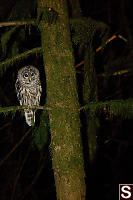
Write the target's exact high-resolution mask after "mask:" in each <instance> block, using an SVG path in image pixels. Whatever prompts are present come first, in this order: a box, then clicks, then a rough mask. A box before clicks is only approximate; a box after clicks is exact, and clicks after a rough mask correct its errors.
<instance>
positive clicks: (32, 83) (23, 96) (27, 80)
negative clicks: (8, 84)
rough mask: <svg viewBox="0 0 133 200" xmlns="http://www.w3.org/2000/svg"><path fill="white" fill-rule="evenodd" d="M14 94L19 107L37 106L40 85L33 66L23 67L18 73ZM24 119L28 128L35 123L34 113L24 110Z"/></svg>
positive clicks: (37, 72) (30, 110)
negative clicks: (15, 93)
mask: <svg viewBox="0 0 133 200" xmlns="http://www.w3.org/2000/svg"><path fill="white" fill-rule="evenodd" d="M15 87H16V92H17V97H18V100H19V102H20V105H24V106H29V107H30V106H35V105H39V103H40V97H41V92H42V87H41V83H40V77H39V71H38V69H37V68H35V67H34V66H31V65H30V66H25V67H23V68H21V69H20V70H19V71H18V76H17V80H16V84H15ZM24 112H25V119H26V123H27V124H28V125H29V126H32V125H33V124H34V123H35V111H33V110H32V109H30V108H29V109H25V110H24Z"/></svg>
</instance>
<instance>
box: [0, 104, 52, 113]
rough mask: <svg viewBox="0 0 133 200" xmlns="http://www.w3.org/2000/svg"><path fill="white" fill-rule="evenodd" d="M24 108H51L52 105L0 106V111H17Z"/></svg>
mask: <svg viewBox="0 0 133 200" xmlns="http://www.w3.org/2000/svg"><path fill="white" fill-rule="evenodd" d="M24 109H33V110H34V109H35V110H51V109H50V107H46V106H30V107H29V106H9V107H0V113H7V112H16V111H18V110H24Z"/></svg>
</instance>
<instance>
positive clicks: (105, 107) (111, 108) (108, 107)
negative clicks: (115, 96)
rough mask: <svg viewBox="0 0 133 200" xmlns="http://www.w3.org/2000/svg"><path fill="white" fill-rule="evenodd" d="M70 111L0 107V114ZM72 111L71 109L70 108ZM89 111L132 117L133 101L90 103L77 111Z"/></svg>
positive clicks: (34, 107)
mask: <svg viewBox="0 0 133 200" xmlns="http://www.w3.org/2000/svg"><path fill="white" fill-rule="evenodd" d="M55 108H57V109H62V110H63V109H70V107H65V106H63V107H60V106H56V105H55V106H54V107H48V106H30V107H28V106H10V107H0V113H5V114H6V113H8V112H16V111H19V110H20V111H21V110H24V109H33V110H49V111H51V110H52V109H55ZM71 109H72V108H71ZM87 109H88V110H89V111H90V112H91V113H94V114H95V113H102V112H104V113H110V114H111V115H114V116H119V115H120V116H123V118H130V117H133V99H132V98H130V99H126V100H123V99H120V100H110V101H104V102H90V103H89V104H87V105H85V106H82V107H80V108H79V109H78V111H82V110H87Z"/></svg>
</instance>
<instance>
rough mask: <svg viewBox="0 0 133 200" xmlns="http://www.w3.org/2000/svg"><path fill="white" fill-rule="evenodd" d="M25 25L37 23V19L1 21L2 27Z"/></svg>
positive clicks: (0, 25)
mask: <svg viewBox="0 0 133 200" xmlns="http://www.w3.org/2000/svg"><path fill="white" fill-rule="evenodd" d="M24 25H35V21H33V20H30V21H9V22H0V27H6V26H24Z"/></svg>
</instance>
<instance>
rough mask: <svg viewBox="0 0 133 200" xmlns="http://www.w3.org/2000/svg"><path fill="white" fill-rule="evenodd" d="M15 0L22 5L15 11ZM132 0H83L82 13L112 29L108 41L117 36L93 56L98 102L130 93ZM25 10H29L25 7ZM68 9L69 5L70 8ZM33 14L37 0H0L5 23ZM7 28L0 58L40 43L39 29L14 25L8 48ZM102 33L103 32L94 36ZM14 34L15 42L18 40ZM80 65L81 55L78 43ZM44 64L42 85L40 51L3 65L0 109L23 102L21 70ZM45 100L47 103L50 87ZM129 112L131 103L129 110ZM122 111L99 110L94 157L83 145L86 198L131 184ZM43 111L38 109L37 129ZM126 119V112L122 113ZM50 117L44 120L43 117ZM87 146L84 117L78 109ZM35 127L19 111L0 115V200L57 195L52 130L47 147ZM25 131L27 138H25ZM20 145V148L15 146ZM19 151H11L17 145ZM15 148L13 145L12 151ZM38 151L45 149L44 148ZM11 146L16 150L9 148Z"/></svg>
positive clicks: (130, 139) (130, 142) (130, 144)
mask: <svg viewBox="0 0 133 200" xmlns="http://www.w3.org/2000/svg"><path fill="white" fill-rule="evenodd" d="M16 2H18V3H17V8H16ZM131 3H132V1H131V0H101V1H97V0H93V1H92V0H88V1H87V0H82V1H80V5H81V10H82V16H83V17H87V18H90V17H91V18H92V19H94V20H97V21H102V22H103V23H105V24H106V25H107V26H108V27H109V32H108V36H107V38H111V37H112V36H113V35H117V36H118V35H120V36H121V37H117V38H115V39H113V40H112V41H110V42H109V43H108V44H106V45H105V44H104V45H103V47H102V48H101V50H100V51H98V52H97V53H96V54H95V58H94V65H95V70H96V76H97V83H98V93H97V94H98V100H99V101H109V100H119V99H122V100H126V99H131V98H133V84H132V80H133V79H132V78H133V62H132V61H133V36H132V33H133V22H132V17H133V16H132V6H131ZM27 8H28V9H27ZM69 9H70V8H69ZM34 16H36V9H35V7H34V5H33V2H32V1H27V2H26V1H24V0H20V1H15V0H5V1H0V23H1V22H5V21H15V20H20V19H21V20H25V19H31V18H33V17H34ZM8 30H10V27H4V26H1V25H0V37H1V44H0V54H1V57H0V62H3V61H4V60H6V58H10V57H12V56H14V55H16V54H17V53H22V52H24V51H26V50H28V49H32V48H35V47H39V46H41V41H40V33H39V30H38V29H36V28H35V27H34V26H30V28H29V27H28V26H25V30H23V29H21V30H19V28H16V30H15V31H14V32H13V35H12V36H13V39H12V40H9V41H8V46H6V45H7V44H6V45H5V46H4V44H3V43H2V39H3V40H4V38H3V37H2V36H3V34H4V33H5V32H6V31H8ZM97 34H98V33H97ZM97 34H96V35H95V37H94V39H93V48H94V49H97V48H98V47H99V46H101V42H100V40H99V37H98V35H97ZM14 38H15V40H16V41H19V44H17V42H16V43H15V42H14ZM73 49H74V55H75V66H76V65H77V64H79V63H80V62H82V61H83V60H84V55H83V52H80V51H79V50H78V48H77V46H76V45H75V44H73ZM28 64H32V65H35V66H40V72H41V81H42V83H44V82H45V72H44V69H43V60H42V56H41V55H40V54H38V55H37V56H35V55H31V56H29V57H26V58H25V59H22V60H19V62H18V63H16V64H15V65H12V66H11V67H10V68H7V69H6V70H4V68H0V70H1V74H2V75H0V107H7V106H14V105H19V102H18V101H17V97H16V92H15V81H16V76H17V71H18V69H19V68H20V67H22V66H24V65H28ZM76 72H77V73H76V74H77V84H78V94H79V101H80V103H81V104H82V87H81V86H82V82H83V65H80V66H79V67H76ZM42 87H43V94H42V98H41V105H44V104H45V96H46V92H45V84H43V85H42ZM131 110H132V107H131ZM121 112H123V115H121V116H114V115H113V113H112V116H111V114H108V112H107V110H105V112H102V113H98V114H97V117H98V119H99V122H98V123H100V126H98V131H97V135H96V143H97V151H96V154H95V158H94V159H93V161H91V162H90V159H89V156H88V155H89V153H88V152H89V149H87V148H84V156H85V170H86V184H87V195H88V196H87V199H90V198H89V196H90V195H93V199H96V197H97V194H98V197H99V199H100V198H101V199H106V200H112V199H113V200H115V199H118V184H120V183H133V170H132V169H133V162H132V155H133V126H132V123H133V120H132V118H131V117H129V116H128V117H126V115H127V114H126V113H124V111H123V110H122V111H121ZM41 114H42V111H37V114H36V118H37V122H36V127H38V124H39V122H40V121H39V117H40V115H41ZM122 116H123V117H122ZM46 120H47V118H46ZM81 121H82V122H83V126H82V135H83V144H84V145H85V147H86V136H85V134H84V132H85V130H84V115H82V113H81ZM34 133H35V131H34V130H32V131H30V130H29V127H28V126H27V125H26V123H25V119H24V116H23V115H22V114H21V113H20V112H16V113H15V115H14V116H13V115H12V114H11V113H9V114H8V115H5V114H1V115H0V200H8V199H9V200H15V199H18V198H19V199H20V200H21V199H24V200H30V199H32V200H41V199H50V198H51V199H53V200H54V199H56V194H55V184H54V176H53V171H52V164H51V155H50V150H49V145H50V134H49V131H47V132H46V134H45V135H44V136H43V148H42V146H41V144H40V143H39V141H38V140H39V139H38V138H36V140H34V139H33V138H34V137H36V136H35V135H34ZM24 135H25V138H23V136H24ZM38 143H39V145H38ZM17 145H18V146H17ZM13 148H14V149H13ZM15 148H16V150H15ZM39 149H41V150H40V151H39ZM12 151H13V153H12Z"/></svg>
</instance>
